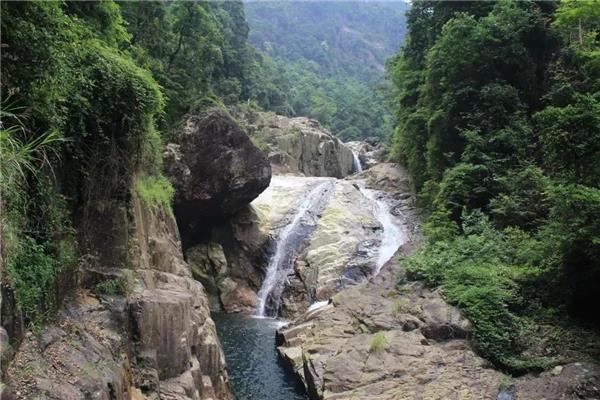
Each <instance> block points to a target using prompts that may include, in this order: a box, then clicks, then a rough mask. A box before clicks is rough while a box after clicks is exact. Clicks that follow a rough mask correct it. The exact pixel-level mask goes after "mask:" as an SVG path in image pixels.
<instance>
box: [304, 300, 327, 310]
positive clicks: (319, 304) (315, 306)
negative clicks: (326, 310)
mask: <svg viewBox="0 0 600 400" xmlns="http://www.w3.org/2000/svg"><path fill="white" fill-rule="evenodd" d="M327 304H329V300H323V301H317V302H316V303H312V304H311V305H310V307H308V310H306V312H311V311H314V310H318V309H319V308H323V307H325V306H326V305H327Z"/></svg>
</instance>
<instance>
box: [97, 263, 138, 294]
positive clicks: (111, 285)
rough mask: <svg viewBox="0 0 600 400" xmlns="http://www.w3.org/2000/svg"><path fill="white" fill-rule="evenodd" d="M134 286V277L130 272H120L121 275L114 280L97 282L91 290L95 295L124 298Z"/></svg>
mask: <svg viewBox="0 0 600 400" xmlns="http://www.w3.org/2000/svg"><path fill="white" fill-rule="evenodd" d="M134 285H135V276H134V275H133V271H131V270H128V269H126V270H123V271H121V275H119V276H118V277H116V278H111V279H107V280H105V281H102V282H99V283H97V284H96V285H94V287H93V288H92V291H93V292H94V293H96V294H106V295H109V296H126V295H128V294H130V293H131V292H132V291H133V289H134Z"/></svg>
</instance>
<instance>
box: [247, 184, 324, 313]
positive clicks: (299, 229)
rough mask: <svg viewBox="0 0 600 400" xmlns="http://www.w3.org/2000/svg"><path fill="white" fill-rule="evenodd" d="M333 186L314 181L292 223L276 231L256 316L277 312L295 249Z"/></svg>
mask: <svg viewBox="0 0 600 400" xmlns="http://www.w3.org/2000/svg"><path fill="white" fill-rule="evenodd" d="M333 185H334V183H333V180H325V181H324V182H319V183H317V184H316V185H315V186H314V187H313V188H312V189H311V190H310V191H309V192H308V193H307V194H306V195H305V196H304V197H303V198H302V199H301V202H300V204H299V205H298V206H297V207H296V208H295V214H294V215H293V217H292V220H291V222H290V223H289V224H287V225H286V226H285V228H283V229H282V230H281V231H280V232H279V235H278V238H277V244H276V245H275V253H274V254H273V256H272V257H271V260H270V261H269V265H268V267H267V274H266V276H265V280H264V281H263V284H262V286H261V288H260V291H259V292H258V299H259V300H258V306H257V308H256V315H258V316H265V315H267V313H269V314H270V315H272V316H276V315H277V309H278V308H279V300H280V297H281V293H282V291H283V286H284V283H285V278H286V276H287V274H288V273H289V272H290V270H291V268H292V267H293V262H294V257H295V255H296V251H297V249H298V247H299V246H300V244H301V243H302V241H303V240H304V238H305V237H306V236H307V235H308V234H309V233H310V228H311V227H313V228H314V226H315V224H316V219H317V214H318V212H319V210H320V209H321V208H322V206H323V205H324V204H325V203H326V202H327V195H328V194H329V192H330V191H331V189H332V187H333Z"/></svg>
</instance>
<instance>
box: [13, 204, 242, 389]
mask: <svg viewBox="0 0 600 400" xmlns="http://www.w3.org/2000/svg"><path fill="white" fill-rule="evenodd" d="M127 216H128V218H127V219H126V221H125V222H126V229H125V230H126V231H127V232H128V238H129V239H128V241H127V248H128V252H127V253H128V259H127V262H128V266H129V268H125V266H123V267H121V268H114V269H112V270H94V269H90V270H88V269H84V270H83V271H82V272H83V273H82V276H81V279H80V281H81V284H82V287H83V288H82V289H78V290H77V291H76V292H75V295H74V296H73V297H72V298H71V299H70V300H69V301H68V303H67V306H66V307H64V309H62V310H61V311H60V312H59V314H58V316H57V318H56V321H55V322H54V323H52V324H50V325H48V326H46V327H45V328H44V329H43V330H42V331H41V332H40V333H38V334H29V335H28V337H27V338H26V339H25V340H24V341H23V343H22V344H21V347H20V348H19V351H18V352H17V354H16V356H15V359H14V360H13V362H12V363H11V364H10V366H9V369H8V371H7V374H6V376H7V378H8V380H9V383H10V387H11V388H12V395H13V396H14V397H15V398H17V399H30V398H38V397H40V398H48V399H69V400H71V399H87V398H90V397H93V398H100V399H145V398H148V399H157V398H162V399H174V400H187V399H193V400H208V399H213V400H215V399H229V398H231V395H230V393H229V388H228V383H227V381H228V378H227V372H226V370H225V360H224V357H223V354H222V351H221V348H220V345H219V341H218V339H217V336H216V332H215V327H214V323H213V322H212V320H211V318H210V314H209V307H208V301H207V298H206V295H205V293H204V289H203V287H202V285H201V284H200V283H199V282H197V281H195V280H194V279H193V278H192V274H191V271H190V269H189V267H188V265H187V264H186V262H185V261H184V260H183V256H182V251H181V244H180V242H179V236H178V232H177V227H176V224H175V221H174V219H173V217H172V216H171V214H170V213H168V212H166V211H165V210H164V209H162V208H148V207H146V206H145V205H143V204H142V203H141V202H140V201H139V200H137V198H135V196H134V199H133V201H132V204H131V206H130V208H129V212H128V213H127ZM98 276H103V281H104V282H106V281H107V280H111V281H113V282H114V283H115V285H116V287H117V288H118V289H117V291H118V293H111V294H110V295H108V294H105V295H101V294H93V293H92V292H91V291H90V290H87V289H84V288H85V287H91V288H94V287H97V286H94V282H96V281H97V277H98Z"/></svg>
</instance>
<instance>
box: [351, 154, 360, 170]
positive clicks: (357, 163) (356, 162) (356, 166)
mask: <svg viewBox="0 0 600 400" xmlns="http://www.w3.org/2000/svg"><path fill="white" fill-rule="evenodd" d="M352 156H353V157H354V160H353V162H352V167H353V169H354V172H355V173H360V172H362V165H361V164H360V158H358V154H356V153H355V152H352Z"/></svg>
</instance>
